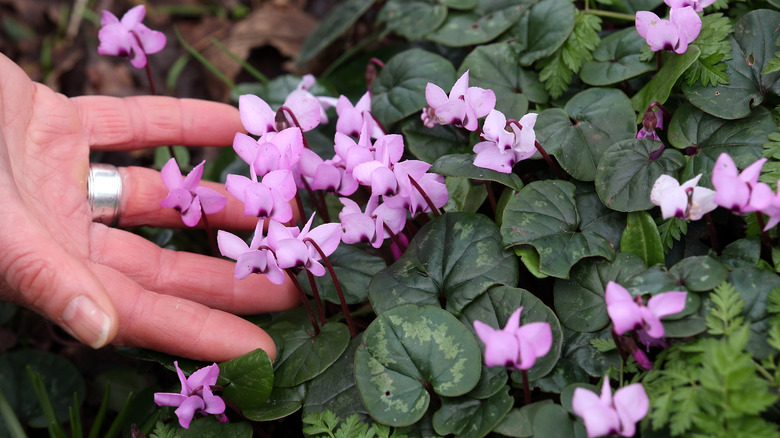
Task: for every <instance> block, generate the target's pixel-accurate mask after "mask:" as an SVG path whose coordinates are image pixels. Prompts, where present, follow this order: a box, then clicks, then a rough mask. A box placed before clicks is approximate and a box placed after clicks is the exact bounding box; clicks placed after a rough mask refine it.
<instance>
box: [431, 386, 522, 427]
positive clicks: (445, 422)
mask: <svg viewBox="0 0 780 438" xmlns="http://www.w3.org/2000/svg"><path fill="white" fill-rule="evenodd" d="M513 404H514V398H512V397H511V396H510V395H509V386H504V389H503V391H500V392H497V393H496V394H494V395H493V396H491V397H490V398H488V399H485V400H479V399H476V398H471V397H458V398H443V399H442V401H441V409H439V410H438V411H436V413H435V414H433V427H434V429H435V430H436V433H438V434H440V435H449V434H455V435H456V436H458V437H459V438H482V437H484V436H485V435H487V434H488V433H490V431H491V430H493V428H494V427H496V425H498V424H499V423H500V422H501V420H503V418H504V416H505V415H506V414H507V413H508V412H509V411H510V410H511V409H512V405H513Z"/></svg>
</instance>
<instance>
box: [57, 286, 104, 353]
mask: <svg viewBox="0 0 780 438" xmlns="http://www.w3.org/2000/svg"><path fill="white" fill-rule="evenodd" d="M62 328H63V329H65V331H67V332H68V333H70V334H71V336H73V337H74V338H76V339H78V340H79V341H81V342H83V343H85V344H87V345H89V346H90V347H92V348H100V347H102V346H103V345H105V343H106V340H107V339H108V331H109V329H110V328H111V319H110V318H109V317H108V315H107V314H106V312H104V311H103V310H102V309H101V308H100V307H98V306H97V304H95V302H94V301H92V300H91V299H90V298H89V297H87V296H84V295H80V296H78V297H76V298H74V299H73V300H72V301H71V302H70V303H69V304H68V306H67V307H66V308H65V311H64V312H62Z"/></svg>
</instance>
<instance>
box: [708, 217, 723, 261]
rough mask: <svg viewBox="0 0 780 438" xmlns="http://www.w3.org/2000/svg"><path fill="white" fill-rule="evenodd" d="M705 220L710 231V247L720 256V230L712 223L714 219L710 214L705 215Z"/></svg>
mask: <svg viewBox="0 0 780 438" xmlns="http://www.w3.org/2000/svg"><path fill="white" fill-rule="evenodd" d="M704 220H705V221H706V222H707V228H708V229H709V231H710V245H711V246H712V250H713V251H715V253H716V254H720V245H719V244H718V230H717V229H716V228H715V224H714V223H713V222H712V217H711V216H710V214H709V213H705V214H704Z"/></svg>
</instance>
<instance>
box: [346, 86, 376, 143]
mask: <svg viewBox="0 0 780 438" xmlns="http://www.w3.org/2000/svg"><path fill="white" fill-rule="evenodd" d="M336 114H338V116H339V118H338V120H337V121H336V132H340V133H342V134H344V135H351V136H358V135H360V131H361V129H362V127H363V123H364V121H365V123H368V125H369V126H368V132H369V134H370V135H371V138H379V137H381V136H383V135H384V132H382V128H380V127H379V124H378V123H377V122H376V120H374V118H373V117H372V116H371V93H369V92H368V91H367V92H366V93H365V94H363V96H362V97H361V98H360V100H358V102H357V103H356V104H355V105H354V106H352V102H350V101H349V99H348V98H347V96H341V97H339V99H338V102H337V103H336Z"/></svg>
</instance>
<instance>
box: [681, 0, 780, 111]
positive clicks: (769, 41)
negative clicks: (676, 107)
mask: <svg viewBox="0 0 780 438" xmlns="http://www.w3.org/2000/svg"><path fill="white" fill-rule="evenodd" d="M778 37H780V12H777V11H773V10H769V9H762V10H754V11H750V12H749V13H747V14H745V15H744V16H743V17H742V18H740V20H739V21H738V22H737V23H736V24H735V25H734V37H733V38H732V40H731V48H732V51H731V56H732V59H731V60H729V61H726V65H727V66H728V67H727V68H726V73H727V74H728V75H729V83H728V84H719V85H718V86H715V87H709V86H708V87H704V86H702V85H701V83H699V82H696V83H694V84H692V85H685V86H683V92H684V93H685V97H686V98H687V99H688V100H689V101H690V102H691V103H692V104H694V105H696V106H697V107H698V108H700V109H701V110H702V111H705V112H707V113H709V114H712V115H714V116H717V117H720V118H723V119H737V118H742V117H746V116H748V115H749V114H750V113H751V109H752V108H754V107H756V106H758V105H760V104H761V103H762V102H763V101H764V99H765V96H766V95H767V94H774V95H778V94H779V93H780V81H778V79H780V71H775V72H773V73H769V74H763V73H762V71H763V70H764V68H766V67H767V65H769V61H770V60H771V59H772V58H775V52H776V51H777V46H776V41H777V39H778Z"/></svg>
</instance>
